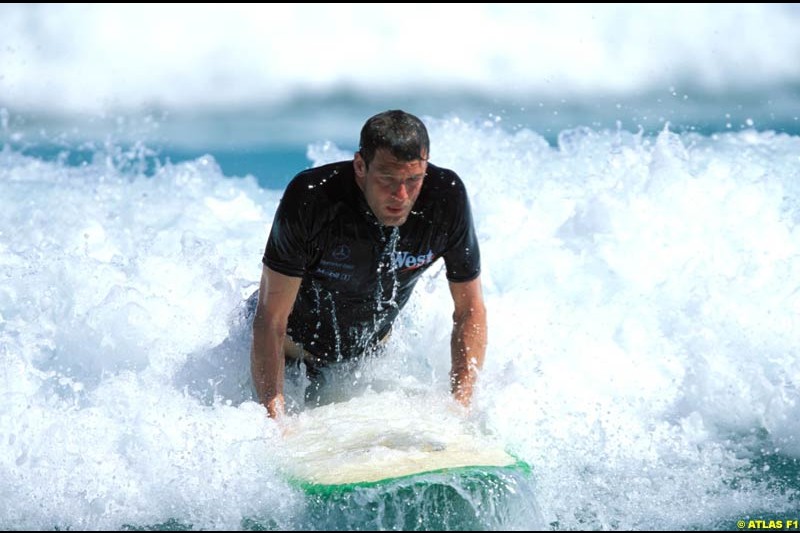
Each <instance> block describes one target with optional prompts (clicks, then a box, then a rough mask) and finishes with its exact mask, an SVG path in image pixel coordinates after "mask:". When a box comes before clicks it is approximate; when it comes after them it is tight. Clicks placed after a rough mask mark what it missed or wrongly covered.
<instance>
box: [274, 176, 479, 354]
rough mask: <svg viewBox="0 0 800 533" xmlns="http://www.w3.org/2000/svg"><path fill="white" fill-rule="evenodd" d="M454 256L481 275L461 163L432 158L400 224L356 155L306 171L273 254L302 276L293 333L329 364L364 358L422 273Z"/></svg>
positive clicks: (451, 262) (457, 276)
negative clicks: (373, 204) (360, 172)
mask: <svg viewBox="0 0 800 533" xmlns="http://www.w3.org/2000/svg"><path fill="white" fill-rule="evenodd" d="M440 257H443V258H444V263H445V267H446V272H447V279H448V280H449V281H454V282H463V281H470V280H473V279H475V278H476V277H478V274H480V251H479V249H478V240H477V238H476V235H475V229H474V227H473V223H472V214H471V211H470V206H469V200H468V198H467V193H466V189H465V188H464V184H463V183H462V181H461V179H460V178H459V177H458V176H457V175H456V173H455V172H453V171H452V170H448V169H444V168H439V167H437V166H435V165H432V164H428V168H427V173H426V175H425V178H424V180H423V183H422V187H421V189H420V193H419V196H418V197H417V201H416V202H415V203H414V206H413V208H412V209H411V213H410V214H409V216H408V218H407V219H406V222H405V223H404V224H403V225H402V226H399V227H389V226H384V225H382V224H381V223H380V222H379V221H378V219H377V218H376V217H375V215H374V214H373V213H372V210H371V209H370V208H369V206H368V204H367V201H366V198H365V197H364V194H363V192H362V191H361V189H360V188H359V187H358V185H357V184H356V181H355V172H354V170H353V162H352V161H342V162H338V163H332V164H329V165H325V166H322V167H318V168H313V169H310V170H306V171H304V172H301V173H300V174H298V175H297V176H295V178H294V179H293V180H292V181H291V182H290V183H289V185H288V186H287V188H286V191H285V193H284V195H283V198H281V201H280V204H279V206H278V209H277V211H276V213H275V218H274V220H273V223H272V230H271V232H270V235H269V239H268V240H267V247H266V251H265V252H264V257H263V262H264V264H265V265H266V266H268V267H269V268H271V269H272V270H274V271H276V272H279V273H281V274H284V275H287V276H293V277H302V278H303V281H302V283H301V285H300V291H299V294H298V296H297V300H296V301H295V303H294V307H293V308H292V312H291V314H290V316H289V324H288V330H287V333H288V334H289V336H290V337H291V338H292V340H294V341H295V342H297V343H298V344H301V345H302V346H303V348H304V349H305V350H306V351H308V352H310V353H311V354H312V355H313V356H314V357H315V358H317V359H318V361H319V362H321V363H327V362H333V361H340V360H343V359H348V358H351V357H357V356H359V355H360V354H362V353H364V352H365V351H366V350H367V349H369V348H371V347H373V346H374V345H375V344H376V343H377V342H378V341H380V340H381V339H382V338H383V337H385V336H386V334H387V333H388V332H389V330H390V329H391V325H392V322H393V321H394V319H395V318H396V317H397V315H398V313H399V312H400V309H402V308H403V306H404V305H405V304H406V302H408V299H409V297H410V296H411V291H412V290H413V289H414V285H415V284H416V283H417V280H418V279H419V277H420V275H421V274H422V272H424V271H425V270H426V269H428V268H430V266H431V265H432V264H433V263H434V262H435V261H436V260H437V259H438V258H440Z"/></svg>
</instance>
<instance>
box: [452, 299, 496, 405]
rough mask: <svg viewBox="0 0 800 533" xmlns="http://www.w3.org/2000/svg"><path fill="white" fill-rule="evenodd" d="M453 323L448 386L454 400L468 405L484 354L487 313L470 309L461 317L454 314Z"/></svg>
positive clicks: (482, 310)
mask: <svg viewBox="0 0 800 533" xmlns="http://www.w3.org/2000/svg"><path fill="white" fill-rule="evenodd" d="M453 320H454V322H453V335H452V337H451V340H450V355H451V360H452V367H451V370H450V386H451V390H452V393H453V396H454V397H455V399H456V400H458V401H459V402H460V403H461V404H463V405H464V406H468V405H469V403H470V400H471V399H472V391H473V388H474V386H475V381H476V380H477V378H478V371H479V370H480V369H481V367H482V366H483V359H484V356H485V355H486V338H487V334H486V310H485V308H483V306H481V307H480V308H479V309H471V310H470V312H468V313H465V314H463V315H461V316H458V315H455V316H454V317H453Z"/></svg>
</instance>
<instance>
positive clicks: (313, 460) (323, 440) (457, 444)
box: [284, 392, 519, 485]
mask: <svg viewBox="0 0 800 533" xmlns="http://www.w3.org/2000/svg"><path fill="white" fill-rule="evenodd" d="M284 443H285V445H286V446H287V450H288V455H289V466H288V470H289V474H290V476H291V477H292V478H294V479H295V480H297V481H299V482H301V483H302V484H306V485H353V484H362V483H364V484H371V483H377V482H380V481H384V480H390V479H395V478H400V477H407V476H413V475H416V474H421V473H424V472H434V471H441V470H446V469H453V468H470V467H475V468H478V467H485V468H491V467H508V466H511V465H514V464H517V463H518V462H519V461H518V460H517V459H516V458H514V457H512V456H511V455H509V454H508V453H506V451H505V450H504V449H503V447H502V446H501V445H500V444H499V443H497V442H495V441H494V440H492V439H490V438H489V437H487V436H485V435H481V434H479V433H478V432H476V431H475V430H474V429H473V428H470V427H469V424H467V423H466V421H465V420H464V419H463V418H462V417H461V416H459V415H458V414H456V413H454V412H453V411H451V410H448V408H447V406H446V402H444V401H442V400H441V399H438V400H436V399H433V398H431V397H426V396H411V397H409V396H406V395H404V394H403V393H401V392H384V393H368V394H365V395H364V396H361V397H358V398H354V399H352V400H350V401H347V402H343V403H336V404H330V405H325V406H322V407H318V408H316V409H311V410H308V411H305V412H303V413H300V414H299V415H298V416H297V417H295V418H293V419H292V420H290V421H288V422H287V426H286V432H285V435H284Z"/></svg>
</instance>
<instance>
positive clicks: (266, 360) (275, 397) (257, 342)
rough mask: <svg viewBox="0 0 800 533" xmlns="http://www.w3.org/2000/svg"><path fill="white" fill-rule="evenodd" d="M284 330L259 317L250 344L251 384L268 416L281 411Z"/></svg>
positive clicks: (282, 406)
mask: <svg viewBox="0 0 800 533" xmlns="http://www.w3.org/2000/svg"><path fill="white" fill-rule="evenodd" d="M285 338H286V332H285V330H284V329H280V328H275V327H268V326H266V325H265V324H264V322H263V320H262V321H260V320H259V317H256V320H255V322H254V324H253V346H252V349H251V352H250V358H251V365H250V366H251V369H252V373H253V384H254V385H255V388H256V393H257V394H258V399H259V400H260V401H261V403H262V404H264V406H265V407H266V408H267V412H268V413H269V416H270V417H272V418H277V417H279V416H282V415H283V413H284V399H283V372H284V365H285V362H284V358H283V341H284V339H285Z"/></svg>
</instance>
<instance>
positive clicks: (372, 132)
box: [358, 109, 431, 167]
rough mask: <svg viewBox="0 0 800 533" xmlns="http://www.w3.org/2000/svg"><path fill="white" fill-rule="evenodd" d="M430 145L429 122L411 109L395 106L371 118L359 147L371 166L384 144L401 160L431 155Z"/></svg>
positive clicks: (362, 134)
mask: <svg viewBox="0 0 800 533" xmlns="http://www.w3.org/2000/svg"><path fill="white" fill-rule="evenodd" d="M430 147H431V143H430V139H428V130H427V129H426V128H425V124H423V123H422V121H421V120H420V119H418V118H417V117H415V116H414V115H412V114H410V113H406V112H405V111H400V110H399V109H393V110H391V111H384V112H383V113H378V114H377V115H375V116H374V117H371V118H370V119H369V120H367V122H366V123H365V124H364V127H363V128H361V142H360V143H359V146H358V151H359V153H360V154H361V157H363V158H364V163H365V164H366V165H367V167H369V164H370V163H371V162H372V160H373V159H374V158H375V152H377V151H378V150H379V149H381V148H385V149H387V150H389V152H390V153H391V154H392V155H393V156H395V157H396V158H397V159H398V160H400V161H403V162H408V161H416V160H418V159H427V158H428V154H429V153H430Z"/></svg>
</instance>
